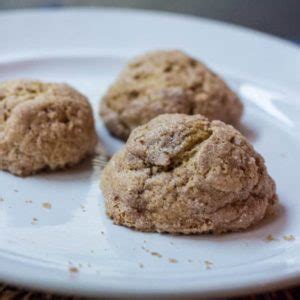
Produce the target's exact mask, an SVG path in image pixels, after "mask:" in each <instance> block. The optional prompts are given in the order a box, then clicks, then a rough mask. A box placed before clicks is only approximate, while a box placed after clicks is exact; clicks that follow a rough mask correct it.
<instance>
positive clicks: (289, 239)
mask: <svg viewBox="0 0 300 300" xmlns="http://www.w3.org/2000/svg"><path fill="white" fill-rule="evenodd" d="M283 239H284V240H286V241H289V242H291V241H294V240H295V237H294V236H293V235H292V234H288V235H285V236H283Z"/></svg>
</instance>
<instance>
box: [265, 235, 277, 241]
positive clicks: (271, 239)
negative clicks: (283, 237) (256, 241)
mask: <svg viewBox="0 0 300 300" xmlns="http://www.w3.org/2000/svg"><path fill="white" fill-rule="evenodd" d="M266 241H267V242H273V241H276V238H274V236H273V235H272V234H268V235H267V237H266Z"/></svg>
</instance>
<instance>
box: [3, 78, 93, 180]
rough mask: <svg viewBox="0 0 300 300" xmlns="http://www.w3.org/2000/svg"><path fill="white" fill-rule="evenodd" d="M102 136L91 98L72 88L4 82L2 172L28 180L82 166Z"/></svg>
mask: <svg viewBox="0 0 300 300" xmlns="http://www.w3.org/2000/svg"><path fill="white" fill-rule="evenodd" d="M96 141H97V136H96V132H95V127H94V119H93V114H92V110H91V107H90V104H89V102H88V100H87V99H86V98H85V97H84V96H83V95H81V94H80V93H79V92H78V91H76V90H75V89H73V88H72V87H70V86H69V85H67V84H58V83H43V82H40V81H30V80H12V81H6V82H2V83H0V169H2V170H7V171H9V172H11V173H13V174H16V175H20V176H26V175H30V174H33V173H36V172H38V171H40V170H42V169H45V168H47V169H51V170H54V169H60V168H65V167H67V166H71V165H74V164H77V163H78V162H79V161H81V160H82V159H83V158H85V157H86V156H87V155H89V154H91V153H93V151H94V147H95V145H96Z"/></svg>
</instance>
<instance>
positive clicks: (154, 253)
mask: <svg viewBox="0 0 300 300" xmlns="http://www.w3.org/2000/svg"><path fill="white" fill-rule="evenodd" d="M150 254H151V255H153V256H157V257H159V258H161V257H162V255H161V254H159V253H158V252H155V251H152V252H150Z"/></svg>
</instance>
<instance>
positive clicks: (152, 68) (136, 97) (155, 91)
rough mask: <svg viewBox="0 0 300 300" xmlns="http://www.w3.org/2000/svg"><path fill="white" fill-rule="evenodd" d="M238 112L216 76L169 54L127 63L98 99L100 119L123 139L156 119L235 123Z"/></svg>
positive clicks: (154, 54)
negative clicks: (179, 116)
mask: <svg viewBox="0 0 300 300" xmlns="http://www.w3.org/2000/svg"><path fill="white" fill-rule="evenodd" d="M242 108H243V107H242V104H241V102H240V100H239V99H238V97H237V96H236V95H235V94H234V93H233V92H232V91H231V90H230V88H229V87H228V86H227V85H226V83H225V82H224V81H223V80H222V79H221V78H220V77H219V76H217V75H216V74H215V73H213V72H212V71H211V70H209V69H208V68H207V67H206V66H205V65H204V64H202V63H201V62H200V61H197V60H196V59H194V58H192V57H190V56H188V55H186V54H185V53H183V52H181V51H177V50H174V51H155V52H150V53H147V54H145V55H142V56H140V57H137V58H136V59H134V60H133V61H131V62H130V63H129V65H128V66H127V67H126V68H125V69H124V70H123V72H122V73H121V74H120V76H119V77H118V79H117V80H116V82H115V83H114V84H113V85H112V86H111V87H110V88H109V89H108V91H107V93H106V95H105V96H104V97H103V99H102V102H101V115H102V117H103V119H104V121H105V123H106V125H107V127H108V129H109V130H110V131H111V132H112V134H114V135H116V136H118V137H120V138H122V139H127V137H128V136H129V134H130V132H131V131H132V130H133V129H134V128H135V127H137V126H139V125H143V124H145V123H146V122H148V121H150V120H151V119H152V118H154V117H156V116H158V115H160V114H164V113H185V114H189V115H193V114H202V115H204V116H206V117H208V118H209V119H211V120H213V119H219V120H222V121H224V122H227V123H236V122H237V121H238V120H239V118H240V117H241V114H242Z"/></svg>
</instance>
